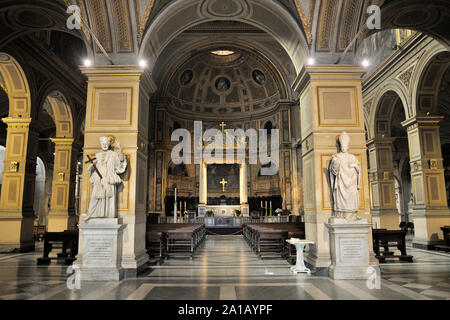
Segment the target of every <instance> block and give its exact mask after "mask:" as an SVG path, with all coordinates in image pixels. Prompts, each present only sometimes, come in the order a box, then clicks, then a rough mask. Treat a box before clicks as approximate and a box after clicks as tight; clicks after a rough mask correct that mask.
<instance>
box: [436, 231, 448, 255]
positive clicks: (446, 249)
mask: <svg viewBox="0 0 450 320" xmlns="http://www.w3.org/2000/svg"><path fill="white" fill-rule="evenodd" d="M441 230H442V233H443V234H444V245H435V246H434V247H435V248H436V249H438V250H444V251H446V252H447V251H450V226H444V227H441Z"/></svg>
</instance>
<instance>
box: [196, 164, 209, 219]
mask: <svg viewBox="0 0 450 320" xmlns="http://www.w3.org/2000/svg"><path fill="white" fill-rule="evenodd" d="M199 170H200V175H199V188H200V190H199V204H198V214H199V215H200V216H204V215H205V213H206V204H207V201H208V167H207V164H206V163H205V162H202V164H200V165H199Z"/></svg>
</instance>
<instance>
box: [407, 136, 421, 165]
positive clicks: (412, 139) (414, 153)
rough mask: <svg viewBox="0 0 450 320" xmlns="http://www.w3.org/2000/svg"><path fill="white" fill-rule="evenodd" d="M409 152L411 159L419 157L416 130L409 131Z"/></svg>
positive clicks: (418, 142) (418, 140) (418, 141)
mask: <svg viewBox="0 0 450 320" xmlns="http://www.w3.org/2000/svg"><path fill="white" fill-rule="evenodd" d="M409 152H410V154H411V160H415V159H417V158H420V139H419V133H418V132H417V131H413V132H410V134H409Z"/></svg>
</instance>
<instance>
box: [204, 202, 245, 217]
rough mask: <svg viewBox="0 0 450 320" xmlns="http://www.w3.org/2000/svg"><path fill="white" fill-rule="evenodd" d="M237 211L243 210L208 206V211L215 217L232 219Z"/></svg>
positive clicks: (236, 207) (235, 207) (231, 207)
mask: <svg viewBox="0 0 450 320" xmlns="http://www.w3.org/2000/svg"><path fill="white" fill-rule="evenodd" d="M235 210H241V206H240V205H239V206H230V205H220V206H206V211H207V212H208V211H212V212H213V213H214V216H215V217H232V216H233V214H234V211H235Z"/></svg>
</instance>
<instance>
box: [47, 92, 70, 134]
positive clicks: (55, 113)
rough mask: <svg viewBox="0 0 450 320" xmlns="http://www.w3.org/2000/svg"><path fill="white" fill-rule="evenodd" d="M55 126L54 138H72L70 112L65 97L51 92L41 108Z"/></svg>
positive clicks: (59, 93)
mask: <svg viewBox="0 0 450 320" xmlns="http://www.w3.org/2000/svg"><path fill="white" fill-rule="evenodd" d="M43 108H44V110H46V111H47V112H48V114H49V115H50V117H51V118H52V119H53V122H54V123H55V126H56V137H58V138H73V136H74V133H73V118H72V111H71V108H70V106H69V103H68V102H67V99H66V97H65V96H64V95H63V94H62V93H61V92H59V91H52V92H50V94H49V95H48V96H47V98H46V99H45V102H44V106H43Z"/></svg>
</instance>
